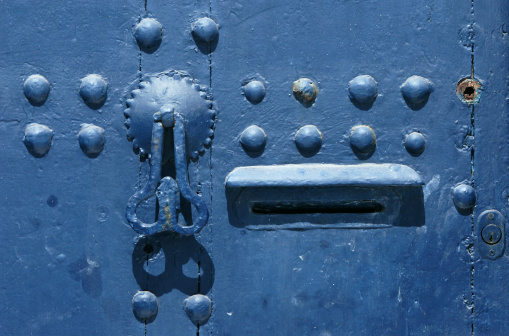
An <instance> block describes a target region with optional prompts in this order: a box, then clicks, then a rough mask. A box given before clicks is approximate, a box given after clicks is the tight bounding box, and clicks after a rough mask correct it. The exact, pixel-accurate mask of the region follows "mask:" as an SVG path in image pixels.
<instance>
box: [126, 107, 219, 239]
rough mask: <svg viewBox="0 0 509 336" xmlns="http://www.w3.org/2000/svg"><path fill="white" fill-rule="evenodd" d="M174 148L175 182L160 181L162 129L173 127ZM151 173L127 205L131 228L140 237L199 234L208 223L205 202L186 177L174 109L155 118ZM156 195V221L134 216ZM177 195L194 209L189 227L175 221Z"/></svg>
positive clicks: (181, 128)
mask: <svg viewBox="0 0 509 336" xmlns="http://www.w3.org/2000/svg"><path fill="white" fill-rule="evenodd" d="M172 122H173V128H174V129H173V137H174V146H175V147H174V149H175V167H176V179H177V181H175V180H174V179H172V178H171V177H169V176H166V177H164V178H163V179H161V165H162V154H163V149H164V148H163V141H164V127H163V124H164V125H165V126H169V127H171V126H172ZM149 162H150V172H149V178H148V181H147V183H146V184H145V186H144V187H143V188H142V189H141V190H139V191H137V192H136V193H135V194H134V195H133V196H131V198H130V199H129V201H128V203H127V208H126V218H127V221H128V222H129V224H130V225H131V227H132V228H133V229H134V231H136V232H137V233H139V234H143V235H151V234H154V233H157V232H161V231H174V232H177V233H180V234H183V235H192V234H195V233H198V232H200V231H201V230H202V229H203V227H204V226H205V224H207V220H208V216H209V213H208V209H207V205H206V204H205V201H203V199H202V198H201V197H200V196H198V195H197V194H196V193H195V192H193V191H192V190H191V188H190V186H189V182H188V178H187V156H186V135H185V122H184V118H183V117H182V115H180V114H179V113H177V112H174V110H173V109H170V110H165V111H164V112H163V113H160V112H158V113H156V114H155V115H154V126H153V129H152V142H151V154H150V158H149ZM154 195H156V197H157V200H158V202H159V214H158V219H157V221H156V222H154V223H151V224H147V223H144V222H142V221H141V220H140V219H139V218H138V216H137V215H136V209H137V208H138V206H139V205H140V203H141V202H143V201H144V200H146V199H148V198H150V197H152V196H154ZM180 195H182V197H184V198H185V199H186V200H187V201H188V202H190V203H191V204H193V205H194V206H195V207H196V210H197V214H198V216H197V217H198V218H197V220H196V221H195V223H193V224H192V225H190V226H185V225H182V224H180V223H179V222H178V215H177V210H179V208H180V206H179V205H180V202H179V200H180Z"/></svg>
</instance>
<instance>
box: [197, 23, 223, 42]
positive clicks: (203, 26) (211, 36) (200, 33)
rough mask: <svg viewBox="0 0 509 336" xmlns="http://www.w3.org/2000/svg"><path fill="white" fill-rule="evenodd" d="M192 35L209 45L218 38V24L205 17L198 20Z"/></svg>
mask: <svg viewBox="0 0 509 336" xmlns="http://www.w3.org/2000/svg"><path fill="white" fill-rule="evenodd" d="M191 29H192V33H193V36H194V37H195V38H197V39H198V40H199V41H200V42H205V43H209V42H212V41H213V40H215V39H216V38H217V35H218V33H219V27H218V26H217V24H216V23H215V22H214V20H212V19H211V18H208V17H203V18H200V19H198V20H196V21H195V22H194V23H193V25H192V27H191Z"/></svg>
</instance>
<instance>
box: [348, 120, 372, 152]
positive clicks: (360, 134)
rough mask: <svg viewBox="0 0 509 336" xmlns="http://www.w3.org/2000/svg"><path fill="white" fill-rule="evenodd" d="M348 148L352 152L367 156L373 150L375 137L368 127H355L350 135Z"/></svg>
mask: <svg viewBox="0 0 509 336" xmlns="http://www.w3.org/2000/svg"><path fill="white" fill-rule="evenodd" d="M350 146H351V147H352V149H353V150H354V152H357V153H361V154H367V153H370V152H371V151H373V150H374V149H375V146H376V135H375V132H374V131H373V129H371V127H369V126H364V125H360V126H355V127H353V128H352V131H351V133H350Z"/></svg>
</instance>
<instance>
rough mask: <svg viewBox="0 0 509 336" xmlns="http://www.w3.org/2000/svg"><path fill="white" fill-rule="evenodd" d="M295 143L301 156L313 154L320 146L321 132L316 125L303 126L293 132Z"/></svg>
mask: <svg viewBox="0 0 509 336" xmlns="http://www.w3.org/2000/svg"><path fill="white" fill-rule="evenodd" d="M295 145H296V146H297V148H298V149H299V152H300V153H301V154H302V155H303V156H306V157H309V156H313V155H315V154H316V153H317V152H318V151H319V150H320V148H321V147H322V133H321V132H320V130H319V129H318V128H317V127H316V126H313V125H306V126H303V127H302V128H301V129H299V130H298V131H297V133H296V134H295Z"/></svg>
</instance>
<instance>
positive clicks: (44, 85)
mask: <svg viewBox="0 0 509 336" xmlns="http://www.w3.org/2000/svg"><path fill="white" fill-rule="evenodd" d="M49 89H50V86H49V82H48V80H47V79H46V78H44V77H43V76H41V75H31V76H30V77H28V78H27V79H26V80H25V83H24V84H23V92H24V93H25V97H27V99H28V101H29V102H30V104H32V105H34V106H41V105H42V104H44V102H45V101H46V99H47V98H48V94H49Z"/></svg>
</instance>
